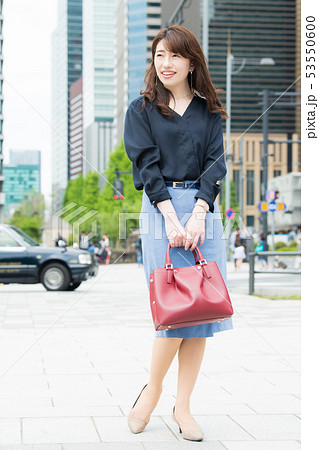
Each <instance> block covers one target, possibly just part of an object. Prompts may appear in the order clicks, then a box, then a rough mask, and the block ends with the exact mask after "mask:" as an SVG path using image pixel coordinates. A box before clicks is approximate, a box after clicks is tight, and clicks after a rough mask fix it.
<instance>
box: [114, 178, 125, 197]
mask: <svg viewBox="0 0 319 450" xmlns="http://www.w3.org/2000/svg"><path fill="white" fill-rule="evenodd" d="M113 197H114V200H123V198H124V185H123V180H120V179H119V178H115V180H114V181H113Z"/></svg>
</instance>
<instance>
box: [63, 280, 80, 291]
mask: <svg viewBox="0 0 319 450" xmlns="http://www.w3.org/2000/svg"><path fill="white" fill-rule="evenodd" d="M81 283H82V281H73V282H71V283H70V285H69V286H68V287H67V288H66V290H67V291H74V290H75V289H77V288H78V287H79V286H80V284H81Z"/></svg>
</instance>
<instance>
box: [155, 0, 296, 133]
mask: <svg viewBox="0 0 319 450" xmlns="http://www.w3.org/2000/svg"><path fill="white" fill-rule="evenodd" d="M172 3H173V2H171V1H170V0H162V14H163V24H165V23H166V22H167V21H168V20H169V19H170V17H171V16H172V14H173V13H174V9H175V8H174V5H173V4H172ZM208 5H209V8H208V11H209V36H208V42H209V57H208V63H209V71H210V74H211V78H212V80H213V83H214V85H215V87H216V88H219V89H222V90H223V91H224V93H221V94H220V98H221V100H222V102H223V104H225V102H226V95H225V92H226V59H227V39H228V31H230V33H231V51H232V54H233V55H234V56H235V57H237V58H254V59H255V58H258V59H261V58H273V59H274V60H275V63H276V64H275V66H265V65H259V66H252V65H246V66H245V67H244V69H243V70H242V71H241V72H240V73H238V74H236V75H233V76H232V105H231V109H232V111H231V112H232V114H231V116H232V123H231V127H232V132H237V131H238V132H239V131H245V130H247V129H248V128H249V127H250V126H251V125H252V124H253V123H254V122H255V120H256V119H257V118H258V117H260V115H261V112H262V106H261V105H259V104H258V102H260V101H261V97H260V96H259V95H258V93H259V92H261V91H262V90H263V89H266V88H267V89H270V90H273V91H275V92H283V91H285V90H286V89H287V88H289V87H290V86H291V88H290V89H289V92H294V91H295V85H294V84H293V83H294V81H295V79H296V78H295V74H296V0H258V2H256V1H254V0H218V1H216V0H209V1H208ZM175 7H176V5H175ZM202 14H203V1H202V0H201V1H198V2H196V3H195V2H192V3H191V4H190V5H188V4H187V5H185V8H183V19H184V20H183V23H182V25H183V26H185V27H186V28H189V29H190V30H191V31H193V32H194V33H195V35H196V37H197V38H198V39H199V41H200V42H201V43H202V42H203V36H202V33H203V26H202V25H203V21H202ZM238 68H239V65H238V64H237V65H236V66H235V69H238ZM277 97H278V96H277ZM269 128H270V129H271V130H272V131H273V132H278V133H280V132H284V133H292V132H293V131H294V130H295V107H289V106H276V105H274V106H273V107H272V108H271V109H270V111H269ZM261 131H262V119H261V118H260V119H259V120H258V121H257V122H256V123H255V124H254V125H253V126H252V127H251V128H249V131H248V132H250V133H252V132H255V133H256V132H261Z"/></svg>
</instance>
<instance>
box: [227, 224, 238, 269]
mask: <svg viewBox="0 0 319 450" xmlns="http://www.w3.org/2000/svg"><path fill="white" fill-rule="evenodd" d="M238 233H239V234H240V235H241V232H240V228H238V227H237V228H236V230H234V231H233V232H232V234H231V235H230V239H229V241H230V242H229V244H230V248H231V250H232V252H233V260H234V265H235V269H236V259H235V258H234V254H235V241H236V237H237V234H238Z"/></svg>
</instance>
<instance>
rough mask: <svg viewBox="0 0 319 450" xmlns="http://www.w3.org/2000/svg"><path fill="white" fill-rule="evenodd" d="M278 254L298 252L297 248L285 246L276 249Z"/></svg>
mask: <svg viewBox="0 0 319 450" xmlns="http://www.w3.org/2000/svg"><path fill="white" fill-rule="evenodd" d="M276 250H277V251H279V252H297V251H298V247H291V246H289V247H288V246H287V245H286V246H285V247H281V248H279V249H278V248H277V249H276Z"/></svg>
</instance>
